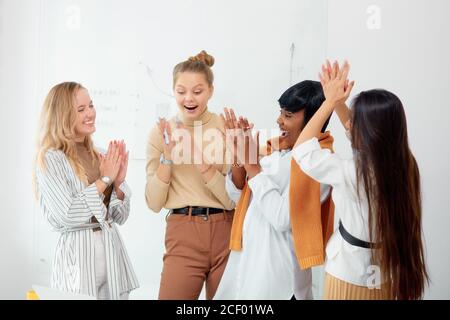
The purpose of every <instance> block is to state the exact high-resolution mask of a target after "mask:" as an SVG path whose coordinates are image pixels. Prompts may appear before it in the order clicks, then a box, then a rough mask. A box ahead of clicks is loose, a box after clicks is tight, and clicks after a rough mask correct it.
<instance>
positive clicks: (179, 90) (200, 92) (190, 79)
mask: <svg viewBox="0 0 450 320" xmlns="http://www.w3.org/2000/svg"><path fill="white" fill-rule="evenodd" d="M213 91H214V89H213V87H212V86H210V85H209V84H208V82H207V81H206V77H205V75H204V74H202V73H198V72H181V73H179V74H178V76H177V80H176V82H175V86H174V92H175V99H176V101H177V104H178V108H180V110H181V112H183V115H184V116H185V117H186V118H188V119H197V118H198V117H199V116H200V115H201V114H202V113H203V111H205V109H206V108H207V105H208V101H209V99H210V98H211V96H212V94H213Z"/></svg>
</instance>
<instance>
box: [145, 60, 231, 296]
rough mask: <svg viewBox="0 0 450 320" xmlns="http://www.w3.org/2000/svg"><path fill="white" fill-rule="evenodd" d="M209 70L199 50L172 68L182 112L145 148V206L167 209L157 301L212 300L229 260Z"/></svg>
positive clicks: (218, 126)
mask: <svg viewBox="0 0 450 320" xmlns="http://www.w3.org/2000/svg"><path fill="white" fill-rule="evenodd" d="M213 64H214V58H213V57H212V56H210V55H209V54H207V53H206V52H205V51H202V52H200V53H199V54H198V55H196V56H194V57H191V58H189V59H188V60H186V61H183V62H181V63H179V64H177V65H176V66H175V68H174V70H173V90H174V95H175V99H176V102H177V105H178V108H179V112H178V114H177V116H176V117H174V118H173V119H170V120H166V119H160V121H159V122H158V124H157V125H156V126H155V127H154V128H153V129H152V130H151V133H150V137H149V142H148V145H147V166H146V172H147V184H146V190H145V196H146V201H147V205H148V207H149V208H150V209H151V210H152V211H154V212H159V211H160V210H161V209H162V208H166V209H168V210H169V214H168V216H167V218H166V220H167V227H166V235H165V247H166V253H165V254H164V258H163V261H164V265H163V270H162V273H161V283H160V290H159V299H183V300H194V299H198V297H199V295H200V293H201V291H202V288H203V284H205V288H206V299H212V298H213V297H214V294H215V292H216V289H217V287H218V284H219V282H220V279H221V277H222V273H223V270H224V268H225V265H226V263H227V260H228V255H229V248H228V244H229V239H230V230H231V223H232V220H233V212H234V210H233V209H234V206H235V203H234V202H233V201H232V200H231V199H230V197H229V196H228V194H227V192H226V190H225V175H226V174H227V172H228V170H229V165H227V164H226V161H225V150H226V149H225V143H224V140H223V135H224V134H225V127H224V122H223V121H222V119H221V118H220V116H218V115H216V114H214V113H211V112H210V111H208V101H209V99H210V98H211V97H212V95H213V92H214V87H213V80H214V76H213V73H212V70H211V67H212V66H213ZM180 135H181V136H182V137H183V139H182V141H180V139H177V138H179V136H180ZM211 150H214V151H213V152H211V154H210V156H208V151H211ZM179 151H183V157H182V159H180V157H179V154H180V153H179Z"/></svg>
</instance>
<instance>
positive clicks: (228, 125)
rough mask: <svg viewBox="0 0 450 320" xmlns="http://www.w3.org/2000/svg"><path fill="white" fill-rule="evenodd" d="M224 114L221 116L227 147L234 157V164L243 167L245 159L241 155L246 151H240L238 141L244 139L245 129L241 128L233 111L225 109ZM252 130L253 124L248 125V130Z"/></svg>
mask: <svg viewBox="0 0 450 320" xmlns="http://www.w3.org/2000/svg"><path fill="white" fill-rule="evenodd" d="M223 113H224V114H221V115H220V116H221V117H222V120H223V121H224V123H225V145H226V147H227V149H228V150H229V151H230V153H231V155H232V157H233V163H234V164H239V165H243V163H242V160H243V157H242V155H241V154H239V153H243V152H244V150H238V144H239V143H238V140H239V139H243V135H244V132H243V129H242V128H241V126H240V124H239V120H238V119H237V117H236V114H235V113H234V110H233V109H231V108H230V109H228V108H224V109H223ZM252 128H253V124H252V123H250V124H248V128H247V129H252ZM242 147H243V146H242Z"/></svg>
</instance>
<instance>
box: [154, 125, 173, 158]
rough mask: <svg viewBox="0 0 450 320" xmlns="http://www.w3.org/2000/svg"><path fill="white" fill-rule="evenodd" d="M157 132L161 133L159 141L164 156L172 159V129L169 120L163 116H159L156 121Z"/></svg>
mask: <svg viewBox="0 0 450 320" xmlns="http://www.w3.org/2000/svg"><path fill="white" fill-rule="evenodd" d="M158 127H159V132H160V133H161V142H162V145H163V150H164V151H163V152H164V158H165V159H166V160H172V150H173V148H174V147H175V145H176V143H175V141H173V139H172V129H171V128H170V125H169V122H168V121H167V120H166V119H165V118H159V121H158Z"/></svg>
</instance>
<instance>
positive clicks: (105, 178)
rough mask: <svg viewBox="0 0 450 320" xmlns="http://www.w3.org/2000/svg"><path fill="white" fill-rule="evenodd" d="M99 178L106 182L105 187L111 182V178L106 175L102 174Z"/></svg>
mask: <svg viewBox="0 0 450 320" xmlns="http://www.w3.org/2000/svg"><path fill="white" fill-rule="evenodd" d="M100 180H102V181H103V183H104V184H106V187H109V186H110V185H111V183H112V181H111V178H110V177H108V176H103V177H101V178H100Z"/></svg>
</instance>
